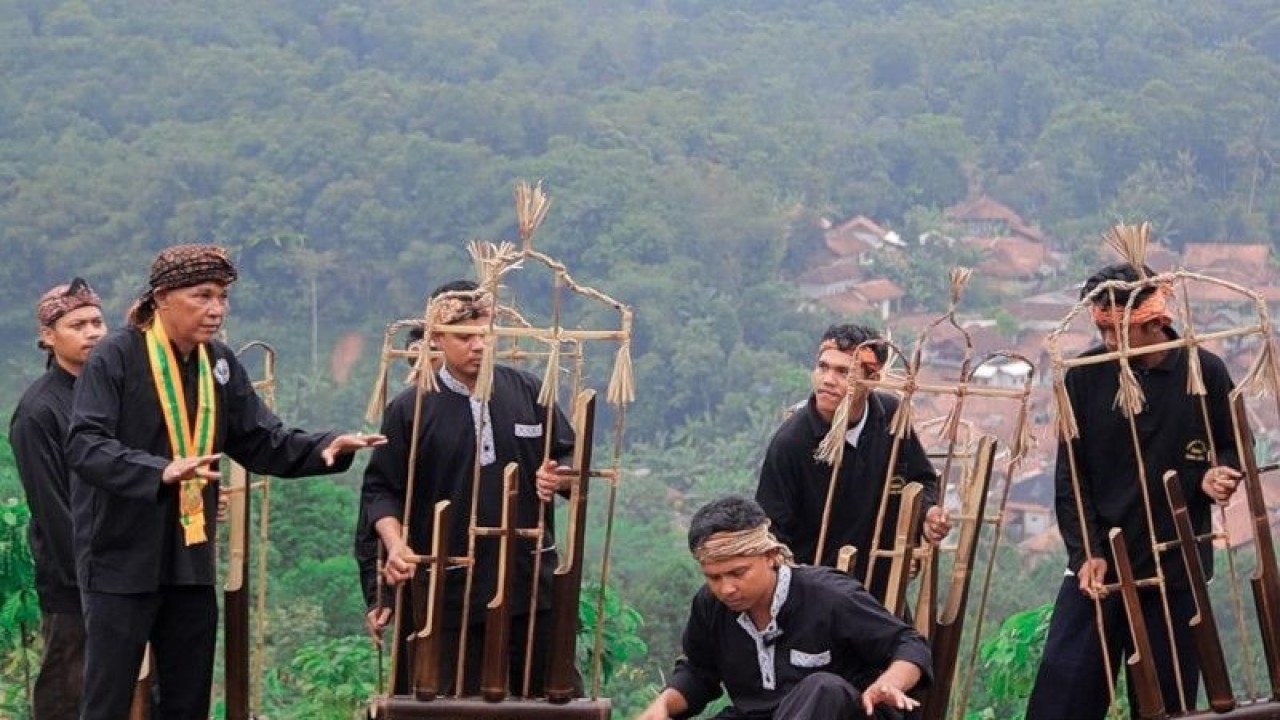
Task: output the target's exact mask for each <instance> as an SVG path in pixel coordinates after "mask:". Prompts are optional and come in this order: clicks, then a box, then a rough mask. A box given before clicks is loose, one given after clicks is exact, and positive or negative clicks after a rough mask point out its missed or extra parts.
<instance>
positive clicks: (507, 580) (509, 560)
mask: <svg viewBox="0 0 1280 720" xmlns="http://www.w3.org/2000/svg"><path fill="white" fill-rule="evenodd" d="M519 478H520V466H519V465H516V464H515V463H510V464H508V465H507V467H506V469H505V470H504V471H503V475H502V485H503V492H502V515H501V520H500V521H499V524H498V526H497V527H496V528H490V529H489V530H490V532H491V533H492V534H493V535H496V536H497V539H498V576H497V577H498V582H497V585H496V587H495V588H494V594H493V599H492V600H490V601H489V604H488V606H487V607H486V608H485V616H484V667H483V669H482V670H481V678H480V694H481V696H483V697H484V699H485V700H488V701H489V702H501V701H502V700H505V699H506V698H507V694H508V692H507V691H508V675H509V673H510V668H511V661H510V658H509V656H510V652H511V647H510V645H511V642H510V641H511V587H512V585H513V584H514V583H515V574H516V568H515V565H516V551H517V548H516V546H517V545H518V543H517V542H516V533H517V528H516V517H517V516H518V514H519V507H520V490H519V487H518V485H517V483H518V482H519ZM476 530H477V531H480V528H476ZM533 582H535V583H536V582H537V578H534V579H533Z"/></svg>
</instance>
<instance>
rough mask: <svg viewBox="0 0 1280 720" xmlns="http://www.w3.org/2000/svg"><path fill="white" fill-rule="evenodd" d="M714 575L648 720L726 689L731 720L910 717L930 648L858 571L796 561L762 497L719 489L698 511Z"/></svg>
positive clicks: (692, 526)
mask: <svg viewBox="0 0 1280 720" xmlns="http://www.w3.org/2000/svg"><path fill="white" fill-rule="evenodd" d="M689 551H690V553H692V554H693V557H694V558H695V559H696V560H697V561H698V565H699V567H700V568H701V570H702V574H703V576H704V578H705V579H706V584H705V585H704V586H703V588H702V589H701V590H699V591H698V594H697V595H696V596H694V598H693V604H692V606H691V608H690V610H689V619H688V621H687V623H686V624H685V629H684V637H683V641H682V642H683V650H684V654H683V656H682V657H681V658H680V659H679V660H677V661H676V666H675V671H674V672H673V673H672V675H671V679H670V681H669V682H668V683H667V687H666V689H664V690H663V691H662V692H661V693H660V694H659V695H658V697H657V698H656V699H655V700H654V701H653V703H652V704H650V705H649V707H648V708H647V709H646V710H645V711H644V712H643V713H642V714H641V715H640V720H667V718H672V717H690V716H694V715H697V714H698V713H699V712H701V711H702V709H703V708H704V707H706V705H707V704H708V703H710V702H711V701H712V700H715V699H716V698H717V697H719V695H720V694H721V692H727V693H728V695H729V700H730V702H731V703H732V705H731V706H730V707H728V708H726V709H725V710H723V711H722V712H721V713H720V714H719V715H717V716H716V717H718V718H726V719H732V720H739V719H750V720H766V719H768V720H800V719H801V718H803V720H849V719H850V718H853V717H855V716H857V715H867V716H870V715H872V714H875V716H876V717H879V718H900V717H902V714H903V713H905V712H908V711H910V710H912V709H914V708H915V707H916V706H917V705H918V703H917V702H916V701H915V700H914V699H912V698H911V697H909V696H908V695H907V693H908V692H910V691H911V690H912V689H913V688H915V687H916V685H917V684H918V683H920V682H921V680H924V681H925V682H928V679H929V677H930V673H931V658H930V654H929V647H928V645H927V644H926V643H925V641H924V638H922V637H921V636H920V635H919V634H918V633H917V632H916V631H915V630H914V629H913V628H911V627H910V626H908V625H906V624H905V623H904V622H902V621H901V620H899V619H898V618H896V617H894V616H892V615H890V614H889V612H888V611H887V610H885V609H884V607H883V606H882V605H881V604H880V603H879V602H877V601H876V600H875V598H873V597H871V596H870V595H869V594H867V592H866V590H864V589H863V587H862V585H861V584H860V583H859V582H858V581H857V580H855V579H853V578H851V577H849V576H848V575H845V574H843V573H840V572H837V571H836V570H834V569H831V568H825V567H812V566H799V567H796V566H793V565H792V563H791V551H790V550H788V549H787V546H786V545H784V544H783V543H781V542H779V541H778V540H777V538H775V537H774V536H773V534H772V533H770V532H769V519H768V517H766V516H765V514H764V510H763V509H761V507H760V506H759V505H757V504H756V503H755V502H753V501H751V500H748V499H746V498H742V497H737V496H728V497H723V498H720V499H717V500H713V501H711V502H710V503H708V504H707V505H705V506H703V507H702V508H700V509H699V510H698V511H697V512H696V513H694V515H693V519H692V520H691V521H690V522H689Z"/></svg>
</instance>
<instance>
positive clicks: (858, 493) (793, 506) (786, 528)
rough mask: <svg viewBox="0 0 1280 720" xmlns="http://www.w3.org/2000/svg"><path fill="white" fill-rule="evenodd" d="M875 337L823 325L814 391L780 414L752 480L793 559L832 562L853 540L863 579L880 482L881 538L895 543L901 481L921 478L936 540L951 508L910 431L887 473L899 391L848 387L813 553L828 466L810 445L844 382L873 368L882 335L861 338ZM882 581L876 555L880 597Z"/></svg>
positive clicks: (871, 373) (926, 527) (929, 535)
mask: <svg viewBox="0 0 1280 720" xmlns="http://www.w3.org/2000/svg"><path fill="white" fill-rule="evenodd" d="M879 337H880V336H879V334H877V333H876V332H875V331H874V330H871V329H870V328H867V327H863V326H861V325H833V326H831V327H830V328H828V329H827V331H826V332H825V333H824V334H823V335H822V340H821V341H820V342H819V343H818V355H817V359H816V361H815V366H814V370H813V394H811V395H810V396H809V399H808V401H807V402H806V403H805V404H804V405H802V406H800V407H799V408H797V409H796V411H795V412H793V413H792V414H791V415H790V416H789V417H788V418H787V419H786V420H785V421H783V423H782V425H781V426H780V427H779V428H778V430H777V432H776V433H775V434H774V436H773V439H772V440H771V441H770V442H769V449H768V450H767V451H766V452H765V458H764V463H763V465H762V466H761V468H760V480H759V485H758V486H757V488H756V501H757V502H759V503H760V506H761V507H763V508H764V511H765V512H766V513H768V515H769V519H770V520H772V522H773V528H774V531H775V532H776V533H777V536H778V539H779V540H780V541H781V542H782V543H783V544H785V545H787V546H788V547H790V548H792V550H793V551H794V552H795V555H796V560H797V561H798V562H801V563H810V564H814V565H827V566H834V565H835V563H836V557H837V555H838V554H839V552H840V548H841V546H843V545H852V546H854V547H855V548H857V550H858V554H857V559H856V564H855V566H854V568H853V570H854V573H853V576H854V577H856V578H858V579H859V580H865V579H866V572H867V562H868V556H869V554H870V550H871V545H872V538H873V536H874V534H875V524H876V517H877V513H879V512H880V511H881V510H882V508H881V507H880V504H881V498H882V496H883V495H884V487H885V483H886V482H890V483H892V486H891V488H890V494H889V501H888V503H887V507H885V508H883V512H884V514H885V518H886V519H885V522H884V524H883V525H882V530H881V533H880V547H881V548H885V549H888V548H891V547H892V546H893V538H894V530H895V521H894V518H896V517H897V513H898V502H899V498H900V496H901V490H902V486H903V485H904V484H906V483H909V482H919V483H921V484H922V485H923V486H924V504H925V507H928V508H929V509H928V511H926V515H925V519H924V522H923V525H922V531H923V533H924V536H925V539H926V540H928V541H930V542H939V541H941V540H942V538H944V537H946V535H947V533H948V532H949V531H950V527H951V526H950V519H949V518H948V517H947V513H946V512H945V511H943V509H942V508H941V507H940V506H938V503H939V498H938V497H937V488H938V476H937V474H936V473H935V472H934V469H933V465H932V464H931V463H930V462H929V458H928V456H927V455H926V454H925V451H924V447H923V446H921V444H920V440H919V438H918V437H916V435H915V433H914V432H913V433H912V434H911V436H910V437H905V438H902V440H901V441H900V445H899V449H898V456H897V463H896V464H895V465H894V469H893V474H892V479H889V477H888V476H889V472H888V470H889V457H890V454H891V452H892V449H893V442H894V438H893V435H892V434H891V433H890V431H889V427H890V422H891V421H892V420H893V415H894V413H895V412H896V411H897V409H898V402H899V401H898V399H897V398H896V397H895V396H893V395H890V394H888V393H881V392H868V393H862V392H859V391H858V389H854V390H853V393H854V394H853V396H852V398H851V403H852V404H851V406H850V409H849V430H848V432H847V433H845V442H846V444H847V447H846V448H845V451H844V458H843V461H842V462H841V465H840V471H839V474H838V475H837V477H836V480H835V482H836V492H835V495H834V497H833V499H832V506H831V514H830V524H829V526H828V528H827V537H826V542H825V544H824V546H823V551H822V557H815V554H816V552H817V545H818V533H819V529H820V528H821V526H822V516H823V509H824V507H825V506H826V500H827V489H828V487H829V486H830V484H831V466H830V465H828V464H826V463H823V462H820V461H818V460H816V459H814V454H815V452H816V451H817V449H818V445H819V444H820V443H821V442H822V440H823V438H824V437H826V435H827V433H828V431H829V430H830V429H831V420H832V417H833V416H834V415H835V412H836V408H837V407H838V406H839V404H840V402H841V400H842V399H843V398H844V396H845V395H846V394H847V393H849V392H850V383H851V382H853V380H854V379H855V378H858V377H863V378H868V379H875V378H877V377H879V374H880V368H881V365H882V364H883V363H884V361H885V358H886V356H887V354H888V352H887V350H886V348H885V347H884V345H876V344H866V345H864V343H870V342H872V341H874V340H876V339H878V338H879ZM887 581H888V563H884V562H881V563H877V566H876V572H875V574H874V575H873V576H872V580H871V582H870V584H869V586H868V589H869V590H870V591H871V594H872V595H874V596H876V597H877V598H880V599H882V600H883V599H884V592H885V585H886V583H887Z"/></svg>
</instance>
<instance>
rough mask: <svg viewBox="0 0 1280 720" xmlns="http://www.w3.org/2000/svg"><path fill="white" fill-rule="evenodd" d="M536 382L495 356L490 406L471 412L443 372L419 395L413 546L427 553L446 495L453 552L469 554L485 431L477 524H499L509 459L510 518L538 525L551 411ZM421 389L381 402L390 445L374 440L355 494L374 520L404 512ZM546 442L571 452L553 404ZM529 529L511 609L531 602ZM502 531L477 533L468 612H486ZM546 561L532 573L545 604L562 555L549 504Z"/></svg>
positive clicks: (521, 609) (563, 458)
mask: <svg viewBox="0 0 1280 720" xmlns="http://www.w3.org/2000/svg"><path fill="white" fill-rule="evenodd" d="M539 386H540V384H539V381H538V380H537V379H536V378H534V377H533V376H532V375H530V374H529V373H527V372H523V371H521V370H516V369H514V368H509V367H504V366H502V365H498V366H496V367H494V372H493V393H492V395H491V397H490V400H489V402H488V406H487V412H485V410H486V408H481V409H480V412H479V414H477V413H475V412H473V408H472V404H473V403H472V399H471V397H469V396H468V395H464V394H462V393H459V392H457V391H456V390H454V389H451V385H450V384H446V383H444V382H443V379H442V386H441V387H440V389H439V390H438V391H436V392H429V393H425V394H424V395H423V396H422V400H421V401H422V409H421V415H420V417H421V421H420V423H421V424H420V427H419V432H418V446H417V456H416V461H415V464H414V489H413V507H412V509H411V513H410V515H409V520H408V524H409V537H408V541H409V547H410V548H412V549H413V551H414V552H416V553H419V554H423V555H427V554H430V553H431V552H432V548H431V534H432V528H433V523H434V518H433V515H432V513H433V511H434V507H435V504H436V503H437V502H439V501H441V500H449V501H451V513H452V514H451V520H450V532H449V540H448V543H449V555H450V556H452V557H460V556H465V555H466V554H467V548H468V542H469V533H468V524H469V522H470V520H471V513H472V507H471V497H472V490H473V483H472V478H473V473H474V469H475V462H476V459H477V447H476V436H477V434H479V435H480V437H481V438H482V439H484V440H485V441H486V443H487V441H489V440H491V441H492V443H493V447H492V461H491V462H487V463H484V464H482V465H481V466H480V479H479V494H478V496H477V497H478V506H477V507H476V508H475V513H476V520H477V522H478V524H479V525H481V526H485V527H496V526H498V525H499V522H500V513H501V510H502V500H503V486H502V475H503V471H504V468H506V466H507V465H508V464H509V463H516V465H517V466H518V467H519V473H518V477H517V483H518V486H519V487H518V490H519V494H518V500H517V505H518V506H517V508H516V525H517V526H518V527H519V528H526V529H532V528H536V527H537V525H538V516H539V513H540V511H541V506H542V503H541V501H539V500H538V496H537V479H536V477H535V473H536V472H537V470H538V468H539V467H540V466H541V465H542V461H543V457H544V454H545V453H546V449H545V447H544V445H545V443H546V438H545V435H546V433H547V432H548V428H547V427H546V424H547V422H548V418H547V411H546V409H545V408H543V407H542V406H540V405H539V404H538V392H539ZM416 394H417V391H416V389H414V388H409V389H408V390H405V391H403V392H401V393H400V394H399V395H398V396H396V397H395V398H394V399H393V400H392V401H391V403H390V404H389V405H388V406H387V409H386V412H385V413H384V414H383V419H382V433H383V434H384V435H386V436H387V444H386V445H383V446H381V447H378V448H375V449H374V451H373V456H372V457H371V458H370V460H369V465H368V467H367V468H366V469H365V475H364V489H363V491H362V496H361V501H362V502H363V503H365V504H366V508H367V510H366V511H367V513H368V520H369V522H370V523H373V524H377V522H378V520H380V519H382V518H384V517H394V518H396V519H399V520H401V521H403V520H404V503H405V498H406V497H407V482H408V469H409V444H410V442H411V440H412V433H413V418H414V404H415V402H416ZM476 418H481V419H482V420H483V421H484V422H486V423H488V424H491V429H490V432H488V433H486V432H484V430H483V428H481V430H480V432H479V433H477V423H476ZM550 422H551V424H552V426H553V427H552V428H550V432H551V433H552V442H551V445H550V448H551V449H550V456H551V458H552V459H554V460H556V461H557V462H567V461H568V459H569V458H570V457H571V456H572V453H573V429H572V427H570V425H569V420H568V418H566V417H565V416H564V414H563V413H562V412H560V411H559V410H558V409H557V410H555V412H554V414H553V415H552V419H551V420H550ZM481 450H482V452H481V460H488V459H490V458H489V453H488V452H485V450H487V448H481ZM536 542H537V541H536V539H535V538H519V539H517V540H516V543H517V545H516V557H517V562H516V567H515V575H514V580H513V585H512V587H513V595H512V596H511V605H510V610H511V614H512V615H520V614H526V613H528V611H529V600H530V590H531V585H532V583H531V578H532V577H533V564H534V553H535V550H536ZM498 544H499V541H498V538H496V537H480V538H477V539H476V541H475V570H474V579H473V584H472V591H471V621H472V622H477V621H479V620H481V619H483V617H484V615H483V610H484V607H485V605H486V604H487V603H488V602H489V601H490V600H491V599H492V598H493V595H494V590H495V588H496V586H497V579H498V578H497V574H498V569H497V566H498V562H497V559H498V554H497V553H498ZM542 548H543V553H542V564H541V567H540V571H539V576H538V581H539V589H538V607H539V608H544V609H545V608H548V607H550V604H551V576H552V573H553V572H554V570H555V566H556V564H557V563H558V560H557V556H556V552H555V526H554V513H552V512H550V508H548V512H547V513H546V525H545V531H544V533H543V541H542ZM446 577H447V578H448V582H447V584H446V595H445V604H446V605H445V606H446V613H445V624H446V626H448V627H452V628H456V627H459V626H461V624H462V600H463V593H464V592H465V581H466V570H465V569H464V568H462V567H455V568H453V569H451V570H450V571H449V573H448V574H447V576H446Z"/></svg>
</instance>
